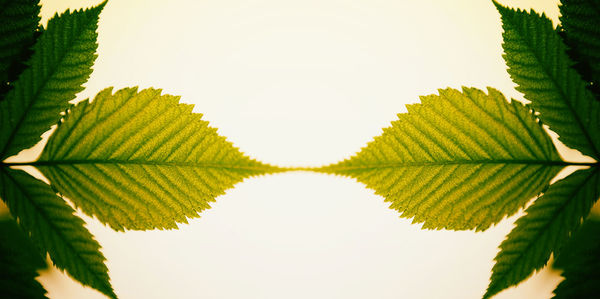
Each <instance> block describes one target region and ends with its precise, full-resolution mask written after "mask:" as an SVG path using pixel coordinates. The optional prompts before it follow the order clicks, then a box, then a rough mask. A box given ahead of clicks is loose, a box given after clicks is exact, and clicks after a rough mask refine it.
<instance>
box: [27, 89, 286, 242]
mask: <svg viewBox="0 0 600 299" xmlns="http://www.w3.org/2000/svg"><path fill="white" fill-rule="evenodd" d="M111 91H112V89H111V88H109V89H105V90H104V91H102V92H100V93H99V94H98V95H97V96H96V98H95V99H94V101H93V102H92V103H91V104H90V103H89V102H87V101H84V102H81V103H79V104H78V105H77V106H75V107H73V108H72V109H71V110H70V111H68V113H67V115H66V117H65V119H64V122H63V123H61V124H60V125H59V127H58V129H57V130H56V132H55V133H54V134H53V135H52V136H51V137H50V139H49V141H48V144H47V145H46V148H45V149H44V151H43V153H42V155H41V157H40V161H38V162H37V163H36V165H37V167H38V168H39V169H40V170H41V171H42V172H43V173H44V174H45V175H46V176H47V177H48V179H50V181H51V182H52V185H53V186H54V187H55V188H56V189H58V190H59V191H60V192H61V193H62V194H64V195H66V196H67V197H68V198H70V199H71V200H72V201H73V202H74V203H75V204H76V205H77V206H79V207H81V209H82V210H83V211H84V212H86V213H88V214H90V215H95V216H97V217H98V219H99V220H100V221H102V222H103V223H107V224H109V225H110V226H111V227H112V228H114V229H116V230H123V229H136V230H145V229H153V228H175V227H177V225H176V223H178V222H186V221H187V220H186V217H197V216H198V212H200V211H202V210H204V209H207V208H209V207H210V206H209V205H208V202H210V201H214V198H215V197H216V196H218V195H221V194H223V193H224V190H226V189H228V188H231V187H232V186H233V185H234V184H235V183H237V182H240V181H242V180H243V179H244V178H246V177H250V176H254V175H260V174H265V173H270V172H275V171H279V169H278V168H276V167H272V166H269V165H265V164H262V163H259V162H256V161H254V160H251V159H249V158H248V157H246V156H244V155H243V154H242V153H240V151H239V150H238V149H237V148H235V147H233V145H232V144H231V143H229V142H228V141H226V140H225V138H224V137H221V136H219V135H218V134H217V132H216V130H215V129H213V128H210V127H209V126H208V122H206V121H203V120H201V115H200V114H194V113H192V108H193V106H191V105H184V104H178V102H179V97H175V96H170V95H161V94H160V93H161V91H160V90H155V89H145V90H142V91H141V92H139V93H138V92H137V88H126V89H122V90H119V91H117V92H116V93H115V94H111Z"/></svg>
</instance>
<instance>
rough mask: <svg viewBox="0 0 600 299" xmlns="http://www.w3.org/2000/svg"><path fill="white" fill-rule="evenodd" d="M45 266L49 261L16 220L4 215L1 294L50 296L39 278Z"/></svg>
mask: <svg viewBox="0 0 600 299" xmlns="http://www.w3.org/2000/svg"><path fill="white" fill-rule="evenodd" d="M43 268H46V262H45V261H44V260H43V259H42V257H41V256H40V254H39V252H38V251H37V249H36V248H34V247H33V244H31V242H30V241H29V240H28V238H27V236H26V235H25V233H24V232H23V231H21V230H20V229H19V227H18V226H17V224H16V223H15V221H14V220H13V219H10V218H1V217H0V297H1V298H46V296H45V294H46V290H44V288H43V287H42V285H41V284H40V283H39V282H37V281H36V280H35V278H36V277H37V276H38V274H37V270H38V269H43Z"/></svg>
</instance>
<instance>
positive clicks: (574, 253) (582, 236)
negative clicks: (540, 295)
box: [554, 219, 600, 299]
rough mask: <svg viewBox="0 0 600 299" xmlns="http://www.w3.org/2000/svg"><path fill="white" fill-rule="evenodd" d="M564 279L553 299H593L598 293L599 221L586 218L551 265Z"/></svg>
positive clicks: (599, 286)
mask: <svg viewBox="0 0 600 299" xmlns="http://www.w3.org/2000/svg"><path fill="white" fill-rule="evenodd" d="M554 267H555V268H558V269H562V270H563V273H562V276H563V277H564V278H565V280H563V281H562V282H561V283H560V284H559V285H558V287H556V289H555V290H554V294H555V296H554V298H556V299H560V298H565V299H566V298H595V297H598V294H600V221H599V220H597V219H588V220H586V221H585V222H584V223H583V226H582V227H581V230H579V231H578V232H577V233H576V234H574V236H573V238H572V239H571V241H570V242H569V243H567V245H565V247H564V249H563V250H562V252H561V254H560V255H559V256H558V258H557V259H556V261H555V262H554Z"/></svg>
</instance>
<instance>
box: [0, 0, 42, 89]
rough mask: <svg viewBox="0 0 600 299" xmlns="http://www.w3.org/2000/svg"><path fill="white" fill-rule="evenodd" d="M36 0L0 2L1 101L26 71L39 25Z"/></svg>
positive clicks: (6, 0)
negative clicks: (26, 62)
mask: <svg viewBox="0 0 600 299" xmlns="http://www.w3.org/2000/svg"><path fill="white" fill-rule="evenodd" d="M38 2H39V1H38V0H1V1H0V100H2V99H3V98H4V95H5V94H6V92H7V91H8V90H9V89H10V88H11V84H12V82H13V81H15V80H16V79H17V77H18V76H19V74H21V72H22V71H23V69H25V64H24V63H25V61H27V60H28V59H29V57H30V56H31V53H32V51H31V47H33V43H34V42H35V36H36V29H37V28H38V26H39V22H40V17H39V13H40V6H39V5H38Z"/></svg>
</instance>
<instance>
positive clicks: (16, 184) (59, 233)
mask: <svg viewBox="0 0 600 299" xmlns="http://www.w3.org/2000/svg"><path fill="white" fill-rule="evenodd" d="M0 171H2V172H3V173H4V175H6V176H7V177H8V178H9V179H10V180H11V181H12V182H13V184H14V185H15V186H16V187H17V188H18V189H19V191H20V192H21V193H22V194H23V195H24V196H25V197H26V198H28V199H29V195H28V193H27V192H26V191H27V190H24V189H23V188H22V186H21V185H20V184H19V183H18V182H17V181H16V180H15V179H14V178H13V176H12V175H10V174H9V173H8V172H6V171H5V170H4V169H3V168H2V167H0ZM34 179H35V178H34ZM29 202H30V203H31V205H32V206H34V207H35V209H36V210H37V211H38V214H40V215H42V217H43V218H44V220H45V221H46V223H48V226H50V227H51V228H52V229H53V231H54V232H55V233H56V234H57V235H59V236H60V238H61V239H62V240H63V242H64V244H66V246H68V247H69V248H70V249H71V251H72V252H75V253H76V254H75V256H77V258H78V259H79V260H80V265H85V268H87V270H88V271H89V273H91V274H92V275H93V276H94V277H95V278H96V279H98V280H99V281H100V282H101V284H102V285H104V283H103V281H104V279H103V277H99V276H98V275H97V273H96V272H94V270H93V269H92V268H91V267H88V263H87V262H86V261H85V259H84V258H83V257H82V256H81V255H80V254H79V251H77V250H76V249H75V247H73V244H71V243H70V242H67V240H68V238H67V237H66V236H65V235H64V234H63V233H62V232H61V231H60V229H58V228H57V226H56V225H55V224H54V223H53V222H52V221H50V219H49V217H48V215H47V214H46V213H44V212H43V210H42V209H41V208H40V207H39V206H38V205H37V204H36V203H35V201H33V200H31V199H29ZM46 251H47V250H46ZM71 275H72V274H71ZM104 287H106V285H104ZM109 290H110V289H109Z"/></svg>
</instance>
